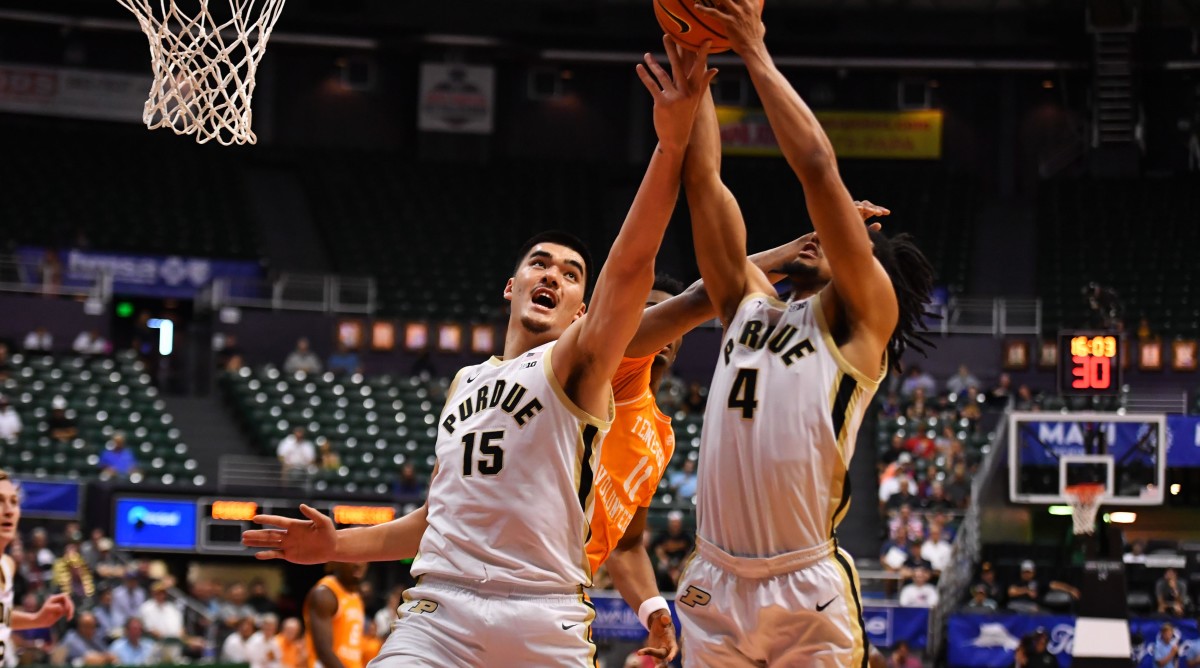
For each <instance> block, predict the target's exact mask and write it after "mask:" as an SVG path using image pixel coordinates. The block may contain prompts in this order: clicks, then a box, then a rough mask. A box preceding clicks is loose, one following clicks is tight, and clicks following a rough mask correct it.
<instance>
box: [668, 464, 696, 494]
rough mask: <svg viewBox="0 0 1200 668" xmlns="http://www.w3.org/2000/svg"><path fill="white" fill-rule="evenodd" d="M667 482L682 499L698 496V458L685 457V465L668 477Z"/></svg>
mask: <svg viewBox="0 0 1200 668" xmlns="http://www.w3.org/2000/svg"><path fill="white" fill-rule="evenodd" d="M667 484H668V486H670V488H671V489H673V490H675V494H677V495H678V496H679V498H681V499H691V498H693V497H695V496H696V460H694V459H691V458H685V459H684V460H683V466H682V467H681V468H680V469H679V470H678V471H675V472H673V473H672V474H671V475H670V476H668V477H667Z"/></svg>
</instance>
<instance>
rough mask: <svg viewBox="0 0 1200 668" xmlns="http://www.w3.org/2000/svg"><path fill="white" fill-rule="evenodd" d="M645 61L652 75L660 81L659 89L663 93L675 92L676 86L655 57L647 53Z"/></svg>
mask: <svg viewBox="0 0 1200 668" xmlns="http://www.w3.org/2000/svg"><path fill="white" fill-rule="evenodd" d="M645 59H646V68H647V69H649V70H650V72H651V73H652V74H654V78H655V79H657V80H658V85H659V87H660V88H661V89H662V90H663V91H672V90H675V86H674V85H673V84H672V82H671V76H670V75H669V74H667V71H666V70H664V69H663V68H662V65H659V64H658V61H657V60H655V59H654V56H652V55H650V54H648V53H647V54H646V55H645Z"/></svg>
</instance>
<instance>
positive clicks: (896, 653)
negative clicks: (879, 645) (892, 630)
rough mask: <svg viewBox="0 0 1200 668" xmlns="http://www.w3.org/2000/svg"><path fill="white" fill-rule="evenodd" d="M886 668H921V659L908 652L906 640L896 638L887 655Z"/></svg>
mask: <svg viewBox="0 0 1200 668" xmlns="http://www.w3.org/2000/svg"><path fill="white" fill-rule="evenodd" d="M887 668H921V660H920V659H918V658H917V657H915V656H913V655H912V654H910V653H909V651H908V643H907V642H905V641H903V640H897V641H896V644H895V645H893V646H892V655H891V656H889V657H888V660H887Z"/></svg>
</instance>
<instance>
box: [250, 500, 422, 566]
mask: <svg viewBox="0 0 1200 668" xmlns="http://www.w3.org/2000/svg"><path fill="white" fill-rule="evenodd" d="M426 510H427V506H426V505H422V506H421V507H420V508H418V509H416V510H414V511H412V512H411V513H409V514H407V515H405V516H404V517H401V518H398V519H394V520H392V521H391V522H386V523H384V524H377V525H375V526H370V527H362V528H353V529H342V530H341V531H338V530H337V529H336V528H335V527H334V525H333V520H331V519H330V518H329V517H328V516H326V515H323V514H322V513H320V512H318V511H317V510H316V509H314V508H312V507H310V506H307V505H304V504H301V505H300V512H301V513H302V514H303V515H304V516H305V517H306V518H307V519H302V520H298V519H293V518H290V517H281V516H279V515H256V516H255V517H254V523H255V524H263V525H267V526H274V527H279V528H278V529H253V530H250V531H247V532H245V533H243V534H242V544H243V545H245V546H246V547H256V548H262V549H263V551H262V552H259V553H258V554H256V555H254V556H255V557H257V558H258V559H284V560H287V561H290V562H292V563H294V564H325V563H329V562H331V561H344V562H351V563H357V562H364V561H396V560H399V559H411V558H412V557H414V556H416V554H417V549H418V548H419V547H420V546H421V536H423V535H424V534H425V528H426V527H427V526H429V522H428V521H427V519H426Z"/></svg>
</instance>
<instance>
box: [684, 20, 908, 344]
mask: <svg viewBox="0 0 1200 668" xmlns="http://www.w3.org/2000/svg"><path fill="white" fill-rule="evenodd" d="M696 11H698V12H701V13H702V14H704V15H706V16H708V17H710V18H713V19H715V20H716V21H718V22H719V23H721V24H722V26H723V27H724V28H725V34H726V35H727V36H728V37H729V40H730V42H731V43H732V45H733V48H734V50H735V51H737V53H738V54H739V55H741V57H742V59H743V60H744V61H745V62H746V68H747V69H748V70H749V72H750V79H751V81H752V82H753V83H754V88H755V90H756V91H757V92H758V96H759V98H760V99H761V100H762V104H763V108H764V109H765V110H766V112H767V119H768V120H769V121H770V123H771V127H772V128H774V130H775V136H776V138H777V139H778V141H779V146H780V148H781V149H782V150H783V155H784V157H786V158H787V161H788V164H789V165H791V167H792V171H794V172H795V173H796V176H797V177H798V178H799V179H800V183H801V184H802V185H803V186H804V197H805V201H806V202H807V205H808V213H809V217H811V218H812V223H813V227H814V228H815V229H816V232H817V235H818V236H819V237H820V241H821V249H822V251H823V252H824V254H825V257H826V258H827V259H828V260H829V268H830V271H831V272H832V274H833V283H832V286H833V291H834V293H835V294H836V296H837V299H838V300H839V303H840V305H841V307H842V308H843V309H844V310H845V313H846V315H847V316H848V317H849V320H850V323H851V326H852V328H854V327H857V326H859V325H865V326H866V328H867V330H868V331H870V332H871V333H872V334H874V335H875V337H877V338H879V341H878V343H879V349H880V350H881V351H882V350H883V347H884V345H885V344H886V342H887V339H888V338H889V337H890V336H891V333H892V330H893V329H894V328H895V325H896V320H897V318H898V317H899V306H898V305H897V303H896V298H895V293H894V291H893V290H892V287H891V281H890V279H889V278H888V276H887V273H886V272H885V271H884V270H883V267H882V265H880V264H879V263H878V262H877V261H876V260H875V257H874V255H873V254H872V251H871V240H870V238H869V237H868V236H867V231H866V230H865V229H863V225H862V218H861V217H860V216H859V214H858V212H857V211H856V209H855V207H854V201H853V200H852V199H851V198H850V193H849V192H848V191H847V190H846V186H845V184H843V183H842V179H841V176H840V175H839V174H838V169H837V158H836V156H835V155H834V151H833V145H832V144H831V143H830V142H829V137H828V136H827V135H826V134H825V131H824V130H823V129H822V128H821V124H820V123H819V122H818V121H817V117H816V116H815V115H814V114H813V112H812V110H811V109H809V108H808V105H807V104H805V103H804V100H802V99H801V98H800V95H799V94H797V93H796V90H795V89H794V88H792V85H791V84H790V83H789V82H788V80H787V79H786V78H785V77H784V76H783V73H782V72H780V71H779V69H778V68H777V67H776V66H775V63H774V61H772V60H771V56H770V54H769V53H768V52H767V47H766V44H765V42H764V41H763V36H764V35H765V33H766V28H765V27H764V26H763V22H762V18H761V16H760V14H759V3H758V2H757V1H756V0H724V2H723V3H722V4H721V6H720V8H719V9H718V8H710V7H704V6H698V7H696Z"/></svg>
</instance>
